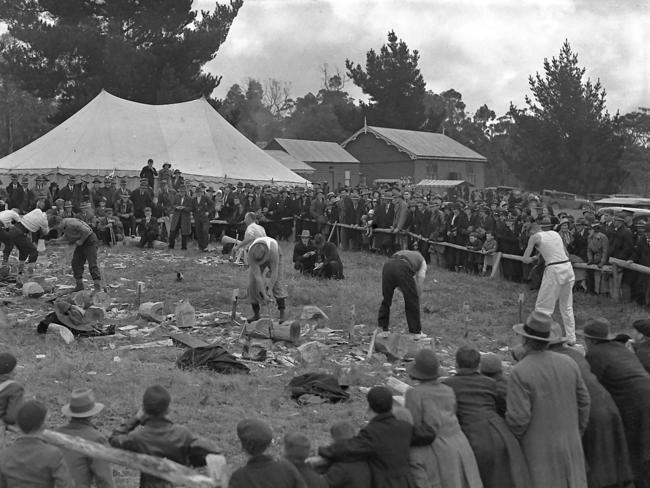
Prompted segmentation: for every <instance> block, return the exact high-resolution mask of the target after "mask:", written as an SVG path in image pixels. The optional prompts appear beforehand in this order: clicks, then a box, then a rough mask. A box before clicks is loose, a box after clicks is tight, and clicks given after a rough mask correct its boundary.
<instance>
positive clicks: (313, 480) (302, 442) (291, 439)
mask: <svg viewBox="0 0 650 488" xmlns="http://www.w3.org/2000/svg"><path fill="white" fill-rule="evenodd" d="M310 448H311V444H310V443H309V439H307V437H306V436H304V435H303V434H295V433H293V434H292V433H289V434H287V435H285V436H284V457H285V458H286V460H287V461H289V462H290V463H291V464H293V465H294V466H295V467H296V469H297V470H298V472H299V473H300V476H302V479H303V480H305V483H306V484H307V488H327V483H326V482H325V479H324V478H323V477H322V476H321V475H319V474H318V473H316V471H314V470H313V468H312V467H311V466H309V465H307V464H306V463H305V460H306V459H307V458H308V457H309V450H310Z"/></svg>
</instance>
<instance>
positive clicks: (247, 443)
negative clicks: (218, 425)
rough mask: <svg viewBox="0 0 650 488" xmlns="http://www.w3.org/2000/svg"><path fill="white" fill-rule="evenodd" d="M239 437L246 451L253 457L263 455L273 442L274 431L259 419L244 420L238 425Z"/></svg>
mask: <svg viewBox="0 0 650 488" xmlns="http://www.w3.org/2000/svg"><path fill="white" fill-rule="evenodd" d="M237 437H239V441H240V442H241V445H242V447H243V448H244V450H245V451H246V452H247V453H249V454H252V455H255V454H261V453H263V452H264V451H265V450H266V448H267V447H269V445H270V444H271V441H272V440H273V431H272V430H271V427H269V426H268V425H267V424H266V423H264V422H262V421H261V420H257V419H244V420H242V421H241V422H239V423H238V424H237Z"/></svg>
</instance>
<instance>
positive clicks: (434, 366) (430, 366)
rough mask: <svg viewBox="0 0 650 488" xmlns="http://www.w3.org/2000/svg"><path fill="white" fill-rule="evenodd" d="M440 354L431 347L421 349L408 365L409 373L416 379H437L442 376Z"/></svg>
mask: <svg viewBox="0 0 650 488" xmlns="http://www.w3.org/2000/svg"><path fill="white" fill-rule="evenodd" d="M439 370H440V362H439V361H438V356H436V353H435V352H433V351H432V350H431V349H421V350H420V351H418V353H417V354H416V355H415V361H413V362H412V363H411V364H409V366H408V367H407V372H408V374H409V375H410V376H411V377H412V378H415V379H416V380H435V379H436V378H438V377H439V376H440V374H439Z"/></svg>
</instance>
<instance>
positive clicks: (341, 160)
mask: <svg viewBox="0 0 650 488" xmlns="http://www.w3.org/2000/svg"><path fill="white" fill-rule="evenodd" d="M264 150H265V151H267V152H268V151H274V152H275V151H284V152H285V153H287V154H289V155H291V156H292V157H293V158H295V159H297V160H299V161H301V162H303V163H305V164H307V165H309V166H310V167H312V168H313V169H314V172H313V173H312V174H310V175H306V174H303V173H300V172H299V171H297V170H292V171H295V172H297V173H300V174H301V175H302V176H303V177H305V178H307V179H308V180H310V181H312V182H313V183H323V182H327V184H328V186H329V187H330V188H337V187H339V186H356V185H358V184H359V160H358V159H356V158H355V157H354V156H352V155H351V154H350V153H348V152H347V151H346V150H345V149H343V148H342V147H341V146H340V145H338V144H337V143H335V142H324V141H303V140H299V139H282V138H276V139H273V140H272V141H271V142H269V143H268V144H267V145H266V147H265V148H264Z"/></svg>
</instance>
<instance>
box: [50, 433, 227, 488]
mask: <svg viewBox="0 0 650 488" xmlns="http://www.w3.org/2000/svg"><path fill="white" fill-rule="evenodd" d="M41 437H42V438H43V439H45V440H46V441H47V442H49V443H50V444H54V445H55V446H58V447H62V448H64V449H69V450H70V451H75V452H79V453H81V454H84V455H85V456H88V457H92V458H95V459H101V460H103V461H107V462H109V463H112V464H119V465H121V466H126V467H128V468H132V469H136V470H138V471H142V472H143V473H147V474H151V475H153V476H157V477H158V478H162V479H164V480H166V481H169V482H170V483H173V484H174V485H176V486H186V487H189V488H225V486H226V485H223V484H219V483H217V481H215V480H214V479H212V478H209V477H207V476H203V475H202V474H199V473H197V472H196V471H194V470H193V469H191V468H188V467H187V466H182V465H180V464H178V463H175V462H173V461H170V460H169V459H165V458H159V457H154V456H148V455H146V454H138V453H134V452H129V451H122V450H121V449H115V448H113V447H109V446H105V445H102V444H97V443H96V442H90V441H88V440H86V439H82V438H81V437H75V436H70V435H66V434H61V433H60V432H54V431H51V430H45V431H43V432H42V433H41ZM213 464H214V463H213Z"/></svg>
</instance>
